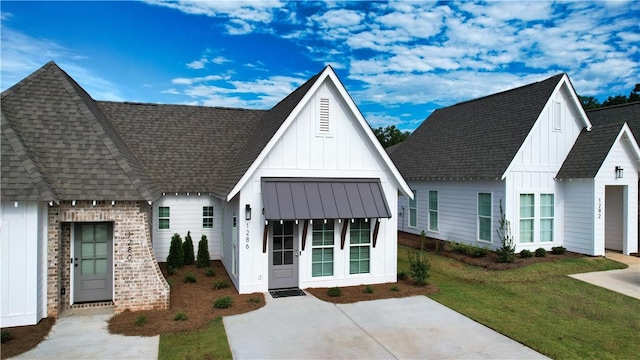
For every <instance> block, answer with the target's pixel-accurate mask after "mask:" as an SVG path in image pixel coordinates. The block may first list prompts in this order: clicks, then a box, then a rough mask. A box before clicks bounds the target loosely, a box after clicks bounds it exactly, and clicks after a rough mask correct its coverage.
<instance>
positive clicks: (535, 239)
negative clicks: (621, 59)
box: [391, 74, 640, 255]
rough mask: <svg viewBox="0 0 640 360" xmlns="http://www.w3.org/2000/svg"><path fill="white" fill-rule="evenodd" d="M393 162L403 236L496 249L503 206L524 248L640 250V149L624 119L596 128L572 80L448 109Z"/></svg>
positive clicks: (411, 139)
mask: <svg viewBox="0 0 640 360" xmlns="http://www.w3.org/2000/svg"><path fill="white" fill-rule="evenodd" d="M602 111H604V110H602ZM607 117H609V116H608V115H607ZM611 117H612V118H615V117H616V115H615V114H611ZM391 158H392V159H393V161H394V163H395V164H396V166H397V167H398V169H399V170H400V172H401V174H402V175H403V176H404V177H405V179H407V181H408V183H409V186H410V187H411V189H412V191H413V193H414V198H413V199H409V198H407V197H401V198H400V200H399V207H398V227H399V229H400V230H402V231H406V232H410V233H420V232H421V231H422V230H424V231H426V233H427V235H428V236H430V237H433V238H437V239H442V240H448V241H455V242H465V243H469V244H473V245H477V246H480V247H488V248H496V247H499V246H501V245H502V244H501V239H500V238H499V236H498V233H497V231H496V230H497V229H498V227H499V219H500V208H501V207H502V208H503V211H504V214H505V216H506V219H507V220H509V222H510V224H511V232H512V234H513V236H514V239H515V245H516V250H517V251H520V250H522V249H529V250H535V249H536V248H539V247H543V248H545V249H547V250H548V249H550V248H551V247H553V246H564V247H566V248H567V249H568V250H570V251H574V252H578V253H583V254H588V255H604V251H605V248H610V249H617V250H620V251H622V252H623V253H625V254H629V253H632V252H636V251H638V221H637V219H638V170H639V161H640V151H639V149H638V144H637V142H636V141H635V139H634V137H633V135H632V133H631V130H630V128H629V126H628V125H627V124H626V123H625V120H624V119H612V121H611V124H602V125H600V124H599V125H597V126H594V125H593V124H592V122H591V121H590V118H589V116H588V115H587V114H586V113H585V111H584V110H583V108H582V106H581V104H580V101H579V99H578V97H577V96H576V93H575V90H574V89H573V86H572V85H571V82H570V80H569V77H568V76H567V75H566V74H560V75H556V76H554V77H551V78H549V79H546V80H544V81H541V82H537V83H533V84H530V85H526V86H523V87H519V88H516V89H512V90H508V91H505V92H501V93H497V94H493V95H490V96H486V97H483V98H479V99H475V100H471V101H466V102H462V103H459V104H456V105H453V106H450V107H447V108H443V109H438V110H436V111H434V112H433V113H432V114H431V115H430V116H429V117H428V118H427V119H426V120H425V121H424V122H423V124H422V125H421V126H420V127H419V128H418V129H417V130H416V131H415V132H414V133H413V134H412V135H411V136H410V137H409V138H408V139H407V140H406V141H405V142H403V143H402V145H400V146H399V147H397V148H396V149H394V150H393V151H392V152H391Z"/></svg>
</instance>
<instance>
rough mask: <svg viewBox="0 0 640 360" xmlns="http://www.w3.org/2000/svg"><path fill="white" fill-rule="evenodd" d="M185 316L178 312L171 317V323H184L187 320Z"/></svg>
mask: <svg viewBox="0 0 640 360" xmlns="http://www.w3.org/2000/svg"><path fill="white" fill-rule="evenodd" d="M187 319H188V317H187V314H186V313H183V312H182V311H178V312H177V313H176V314H175V315H174V316H173V321H185V320H187Z"/></svg>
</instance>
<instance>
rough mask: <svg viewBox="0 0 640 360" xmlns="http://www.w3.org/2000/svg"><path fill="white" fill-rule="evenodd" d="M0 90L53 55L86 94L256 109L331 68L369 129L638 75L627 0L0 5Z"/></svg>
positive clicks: (604, 89)
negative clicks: (496, 98) (532, 91)
mask: <svg viewBox="0 0 640 360" xmlns="http://www.w3.org/2000/svg"><path fill="white" fill-rule="evenodd" d="M0 8H1V12H2V17H1V36H2V37H1V51H2V53H1V57H0V60H1V62H0V76H1V84H0V86H1V88H2V90H5V89H7V88H8V87H10V86H12V85H13V84H15V83H16V82H18V81H19V80H21V79H22V78H24V77H25V76H27V75H28V74H30V73H31V72H33V71H35V70H36V69H38V68H39V67H40V66H42V65H44V64H45V63H46V62H48V61H50V60H54V61H55V62H56V63H58V65H59V66H60V67H62V68H63V69H64V70H65V71H67V72H68V73H69V74H70V75H71V76H72V77H73V78H74V79H76V81H78V83H79V84H80V85H81V86H83V87H84V88H85V90H87V91H88V92H89V94H91V96H92V97H93V98H95V99H97V100H115V101H138V102H156V103H172V104H197V105H207V106H225V107H243V108H256V109H268V108H270V107H272V106H273V105H275V104H276V103H277V102H278V101H279V100H281V99H282V98H283V97H285V96H286V95H287V94H288V93H290V92H291V91H293V89H295V88H296V87H298V86H299V85H301V84H302V83H303V82H304V81H306V80H307V79H308V78H309V77H311V76H313V75H314V74H315V73H317V72H319V71H320V70H321V69H322V68H323V67H324V66H325V65H327V64H330V65H332V66H333V68H334V69H335V70H336V72H337V73H338V76H339V77H340V79H341V80H342V82H343V83H344V85H345V87H346V88H347V91H349V93H350V94H351V96H352V97H353V99H354V100H355V102H356V104H357V105H358V106H359V108H360V110H361V111H362V113H363V114H364V116H365V118H366V119H367V121H369V124H370V125H371V126H373V127H379V126H387V125H396V126H398V127H399V128H401V129H403V130H413V129H415V128H416V127H417V126H418V125H419V124H420V123H421V122H422V121H423V120H424V119H425V118H426V117H427V116H428V115H429V114H430V113H431V112H432V111H433V110H434V109H437V108H439V107H443V106H448V105H452V104H454V103H456V102H460V101H464V100H468V99H471V98H476V97H480V96H484V95H488V94H491V93H494V92H498V91H502V90H506V89H510V88H513V87H517V86H520V85H523V84H527V83H531V82H534V81H539V80H543V79H546V78H547V77H549V76H552V75H555V74H557V73H560V72H566V73H568V74H569V77H570V78H571V80H572V82H573V84H574V87H575V88H576V91H577V92H578V93H579V94H580V95H590V96H596V97H598V98H599V99H600V100H603V99H604V98H606V97H607V96H609V95H617V94H624V95H628V94H629V92H630V91H631V90H632V89H633V86H634V85H635V83H637V82H640V79H639V76H638V75H639V71H640V22H639V21H638V19H640V2H637V1H600V2H588V1H579V2H560V3H554V2H548V1H527V2H525V1H498V2H483V3H471V2H432V1H419V2H406V1H400V2H371V1H357V2H340V1H338V2H301V1H296V2H283V1H259V2H240V1H215V2H204V1H171V2H161V1H156V0H150V1H145V2H124V1H112V2H10V1H2V2H1V3H0Z"/></svg>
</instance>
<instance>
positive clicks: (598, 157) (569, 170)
mask: <svg viewBox="0 0 640 360" xmlns="http://www.w3.org/2000/svg"><path fill="white" fill-rule="evenodd" d="M623 125H624V123H622V124H620V123H618V124H615V123H614V124H605V125H594V126H593V127H592V128H591V131H587V129H582V132H580V135H579V136H578V139H577V140H576V143H575V144H574V145H573V147H572V148H571V151H570V152H569V155H567V158H566V159H565V160H564V162H563V163H562V167H560V171H558V174H557V175H556V178H558V179H591V178H594V177H595V176H596V174H597V173H598V170H600V167H601V166H602V163H603V162H604V160H605V159H606V157H607V155H608V154H609V150H611V147H612V146H613V144H614V142H615V140H616V138H617V137H618V134H620V130H622V126H623Z"/></svg>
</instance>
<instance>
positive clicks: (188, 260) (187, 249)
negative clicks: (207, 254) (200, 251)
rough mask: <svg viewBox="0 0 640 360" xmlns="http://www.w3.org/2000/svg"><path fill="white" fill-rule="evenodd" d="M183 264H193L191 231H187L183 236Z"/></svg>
mask: <svg viewBox="0 0 640 360" xmlns="http://www.w3.org/2000/svg"><path fill="white" fill-rule="evenodd" d="M183 248H184V264H185V265H193V264H195V256H194V255H193V240H192V239H191V231H187V236H186V237H185V238H184V243H183Z"/></svg>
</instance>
